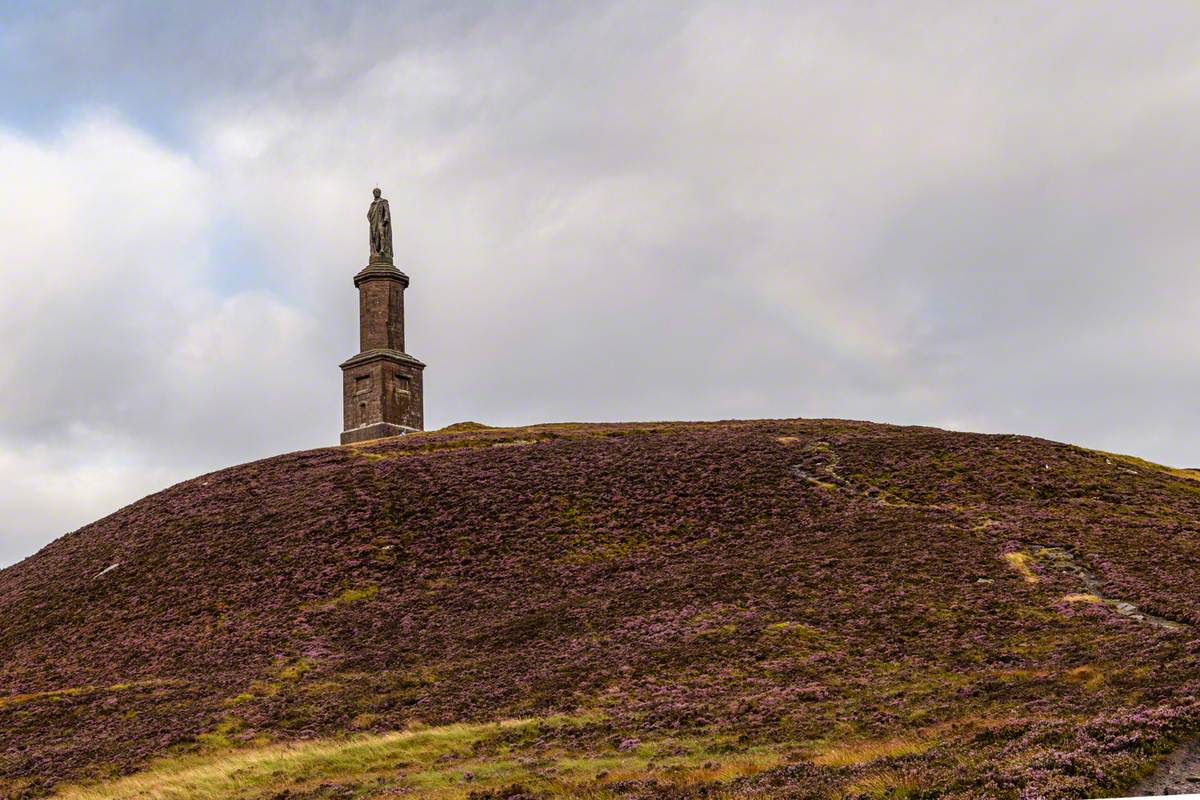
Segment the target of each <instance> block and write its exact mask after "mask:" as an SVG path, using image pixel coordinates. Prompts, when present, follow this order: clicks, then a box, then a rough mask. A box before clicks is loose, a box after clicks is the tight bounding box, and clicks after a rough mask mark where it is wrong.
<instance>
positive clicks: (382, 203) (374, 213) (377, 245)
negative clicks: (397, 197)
mask: <svg viewBox="0 0 1200 800" xmlns="http://www.w3.org/2000/svg"><path fill="white" fill-rule="evenodd" d="M374 195H375V199H374V200H373V201H372V202H371V208H370V209H368V210H367V222H369V223H370V225H371V260H372V261H386V262H387V263H389V264H390V263H392V211H391V209H390V208H389V207H388V201H387V200H384V199H383V197H382V196H381V195H382V192H380V191H379V189H378V188H376V189H375V191H374Z"/></svg>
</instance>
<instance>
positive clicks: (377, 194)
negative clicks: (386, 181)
mask: <svg viewBox="0 0 1200 800" xmlns="http://www.w3.org/2000/svg"><path fill="white" fill-rule="evenodd" d="M371 194H373V195H375V199H376V200H378V199H379V197H380V195H382V194H383V192H381V191H379V187H378V186H376V187H375V188H374V189H373V190H372V191H371Z"/></svg>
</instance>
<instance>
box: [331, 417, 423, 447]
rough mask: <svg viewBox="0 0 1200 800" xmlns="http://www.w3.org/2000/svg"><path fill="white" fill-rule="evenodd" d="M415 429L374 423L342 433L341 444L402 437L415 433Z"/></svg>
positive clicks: (390, 423) (392, 424)
mask: <svg viewBox="0 0 1200 800" xmlns="http://www.w3.org/2000/svg"><path fill="white" fill-rule="evenodd" d="M416 432H417V429H416V428H406V427H404V426H403V425H397V424H395V423H394V422H376V423H375V424H374V425H365V426H363V427H361V428H354V429H353V430H349V431H342V444H356V443H358V442H367V441H370V440H371V439H386V438H387V437H389V436H403V435H404V434H406V433H416Z"/></svg>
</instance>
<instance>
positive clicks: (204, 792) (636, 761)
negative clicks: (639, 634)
mask: <svg viewBox="0 0 1200 800" xmlns="http://www.w3.org/2000/svg"><path fill="white" fill-rule="evenodd" d="M589 719H590V718H587V717H549V718H534V719H519V720H508V721H505V722H499V723H485V724H456V725H446V726H443V727H438V728H426V729H419V730H408V731H400V732H394V733H387V734H380V735H364V736H356V737H349V738H342V739H330V740H321V741H315V742H301V743H293V744H274V745H264V746H258V747H247V748H241V749H231V748H225V749H223V750H220V751H209V752H202V753H197V754H192V755H188V756H181V757H175V758H168V759H162V760H160V761H157V762H155V763H153V764H151V765H150V766H149V767H148V768H147V769H146V770H144V771H142V772H140V773H137V774H134V775H130V776H127V777H124V778H120V779H117V780H113V781H108V782H104V783H99V784H92V785H82V786H73V787H67V788H63V789H61V790H60V791H59V792H58V793H57V794H56V795H54V797H56V798H58V800H135V798H137V800H184V799H185V798H186V799H187V800H265V799H266V798H269V797H274V796H276V795H277V794H278V792H279V790H280V789H281V788H284V787H286V788H289V789H291V790H293V791H303V790H305V789H310V788H315V787H317V786H328V785H329V784H331V783H332V784H334V785H337V786H341V787H345V788H347V789H355V790H358V791H361V792H362V794H361V795H356V796H361V797H374V796H379V792H383V791H385V790H388V789H398V790H403V791H405V793H406V794H408V795H410V796H415V797H422V798H434V799H436V800H461V799H462V798H465V797H466V796H467V795H468V794H469V793H470V792H471V791H478V790H481V789H488V788H497V787H501V786H507V785H511V784H513V783H520V784H524V785H527V786H530V787H531V788H536V789H538V790H539V791H545V792H549V793H550V794H551V795H552V796H558V797H589V798H596V797H606V796H608V791H607V790H606V786H607V785H608V784H611V783H613V782H616V781H626V780H649V779H656V780H660V781H663V780H665V781H669V782H672V783H680V784H683V783H697V782H708V781H721V780H729V779H730V778H733V777H737V776H739V775H750V774H754V773H756V772H760V771H761V770H763V769H766V768H768V767H771V766H775V765H776V764H778V763H780V761H781V756H780V755H779V754H778V753H777V752H776V751H775V750H774V749H772V748H769V747H747V748H742V749H741V750H740V751H736V752H733V753H729V752H728V750H729V749H730V743H729V742H728V741H725V740H719V739H712V740H696V739H692V740H688V739H664V740H652V741H646V742H641V743H638V744H636V745H635V746H631V747H627V748H626V749H623V750H622V749H617V748H615V747H611V746H605V747H600V748H592V749H589V750H586V751H582V750H581V751H573V750H570V749H565V748H563V747H559V746H554V745H550V746H545V747H542V748H539V749H537V750H533V751H531V750H530V749H529V748H528V747H523V746H522V745H521V744H520V742H521V741H522V740H523V737H522V736H521V734H528V736H526V737H524V738H529V737H543V736H544V735H545V732H546V730H547V728H548V727H549V728H550V729H551V730H552V729H553V728H556V727H557V728H562V727H565V726H571V725H578V724H583V723H585V722H587V721H589ZM220 733H221V734H224V733H225V731H221V732H220Z"/></svg>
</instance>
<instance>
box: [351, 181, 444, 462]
mask: <svg viewBox="0 0 1200 800" xmlns="http://www.w3.org/2000/svg"><path fill="white" fill-rule="evenodd" d="M382 194H383V193H382V192H380V191H379V189H375V191H374V195H375V199H374V201H373V202H372V203H371V207H370V209H369V210H368V211H367V222H368V225H369V228H370V242H371V256H370V259H369V260H368V261H367V265H366V266H365V267H363V268H362V270H361V271H359V273H358V274H357V275H355V276H354V286H355V287H356V288H357V289H358V340H359V349H360V352H359V354H358V355H356V356H354V357H353V358H351V359H349V360H348V361H346V362H344V363H343V364H342V365H341V367H342V412H343V414H342V415H343V431H342V444H350V443H352V442H362V441H366V440H367V439H381V438H383V437H385V436H400V435H403V434H405V433H411V432H412V431H420V430H424V428H425V413H424V412H425V409H424V403H423V401H422V384H421V375H422V371H423V370H424V369H425V365H424V364H422V363H421V362H420V361H418V360H417V359H415V358H413V357H412V356H410V355H409V354H408V353H406V352H404V290H405V289H407V288H408V276H407V275H405V274H404V273H403V272H401V271H400V270H398V269H396V267H395V265H394V264H393V263H392V212H391V209H390V208H389V207H388V201H387V200H384V199H383V196H382Z"/></svg>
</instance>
